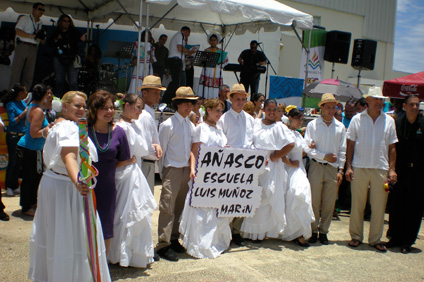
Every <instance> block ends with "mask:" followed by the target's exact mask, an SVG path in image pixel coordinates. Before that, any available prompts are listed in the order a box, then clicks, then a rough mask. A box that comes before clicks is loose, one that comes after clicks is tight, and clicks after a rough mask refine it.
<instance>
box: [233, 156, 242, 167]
mask: <svg viewBox="0 0 424 282" xmlns="http://www.w3.org/2000/svg"><path fill="white" fill-rule="evenodd" d="M240 159H241V160H243V155H242V154H240V155H238V156H237V157H236V159H235V160H234V162H235V163H236V166H235V167H236V168H238V167H241V166H242V165H243V164H242V163H241V162H240Z"/></svg>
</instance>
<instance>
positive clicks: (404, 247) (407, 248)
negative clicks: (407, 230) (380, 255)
mask: <svg viewBox="0 0 424 282" xmlns="http://www.w3.org/2000/svg"><path fill="white" fill-rule="evenodd" d="M400 252H401V253H402V254H407V253H410V252H411V246H408V245H402V246H401V247H400Z"/></svg>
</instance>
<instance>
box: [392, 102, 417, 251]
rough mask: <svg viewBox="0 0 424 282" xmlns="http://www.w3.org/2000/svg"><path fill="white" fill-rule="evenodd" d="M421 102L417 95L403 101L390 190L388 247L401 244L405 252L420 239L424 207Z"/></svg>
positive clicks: (397, 130) (397, 129)
mask: <svg viewBox="0 0 424 282" xmlns="http://www.w3.org/2000/svg"><path fill="white" fill-rule="evenodd" d="M419 105H420V100H419V99H418V97H416V96H414V95H410V96H408V97H407V98H406V99H405V101H404V103H403V108H404V109H405V112H406V114H405V115H404V116H403V117H402V118H398V119H397V120H396V133H397V137H398V140H399V142H398V143H396V154H397V158H396V172H397V175H398V179H397V183H396V184H395V185H394V187H393V191H392V192H390V205H389V207H390V219H389V230H390V236H391V239H390V242H389V243H388V244H387V247H395V246H397V247H400V250H401V252H402V253H404V254H406V253H409V252H410V251H411V246H412V245H413V244H414V243H415V240H416V239H417V236H418V232H419V231H420V226H421V221H422V216H423V209H424V204H423V203H424V189H423V184H422V175H421V174H422V172H423V169H424V118H423V117H422V116H420V115H419Z"/></svg>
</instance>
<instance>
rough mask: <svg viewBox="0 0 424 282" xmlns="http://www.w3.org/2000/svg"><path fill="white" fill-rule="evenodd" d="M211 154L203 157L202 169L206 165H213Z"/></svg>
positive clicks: (208, 153)
mask: <svg viewBox="0 0 424 282" xmlns="http://www.w3.org/2000/svg"><path fill="white" fill-rule="evenodd" d="M211 154H212V153H211V152H207V153H206V154H205V155H204V156H203V160H202V161H201V165H200V167H203V165H204V164H206V166H209V165H210V163H211Z"/></svg>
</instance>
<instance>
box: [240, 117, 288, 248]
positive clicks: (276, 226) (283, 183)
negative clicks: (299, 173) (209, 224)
mask: <svg viewBox="0 0 424 282" xmlns="http://www.w3.org/2000/svg"><path fill="white" fill-rule="evenodd" d="M293 142H294V139H293V135H292V134H290V132H289V129H288V128H287V127H286V126H285V125H283V124H282V123H281V122H277V123H274V124H271V125H265V124H264V123H263V122H262V119H255V125H254V136H253V144H254V146H255V147H256V148H257V149H263V150H268V154H271V153H272V152H274V151H275V150H280V149H282V148H283V147H284V146H286V145H288V144H290V143H293ZM283 165H284V164H283V161H282V160H281V159H278V160H277V161H275V162H271V160H269V161H268V167H267V169H266V171H265V172H264V173H263V174H261V175H260V176H259V186H261V187H262V197H261V203H260V205H259V207H258V208H257V209H256V210H255V214H254V215H253V216H252V217H247V218H245V219H244V220H243V223H242V225H241V232H242V235H243V237H244V238H248V239H252V240H263V239H264V238H265V237H269V238H278V237H279V236H280V234H281V233H282V232H283V230H284V228H285V227H286V225H287V219H286V214H285V213H286V207H285V202H286V201H285V194H286V187H287V173H286V171H285V169H284V166H283Z"/></svg>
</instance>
